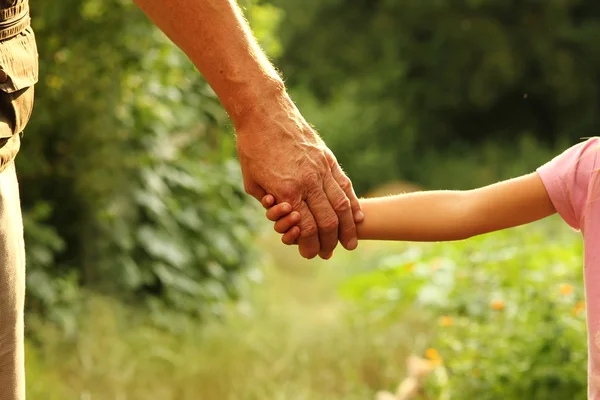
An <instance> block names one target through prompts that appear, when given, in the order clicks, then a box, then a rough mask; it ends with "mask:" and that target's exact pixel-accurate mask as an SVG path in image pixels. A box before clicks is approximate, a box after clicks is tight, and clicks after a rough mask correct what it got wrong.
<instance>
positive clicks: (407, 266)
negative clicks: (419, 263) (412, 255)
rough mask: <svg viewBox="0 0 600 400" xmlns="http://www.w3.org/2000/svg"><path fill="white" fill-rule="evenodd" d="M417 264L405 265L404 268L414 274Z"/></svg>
mask: <svg viewBox="0 0 600 400" xmlns="http://www.w3.org/2000/svg"><path fill="white" fill-rule="evenodd" d="M415 264H416V263H414V262H411V263H408V264H405V265H404V268H405V269H406V270H407V271H408V272H412V271H413V270H414V269H415Z"/></svg>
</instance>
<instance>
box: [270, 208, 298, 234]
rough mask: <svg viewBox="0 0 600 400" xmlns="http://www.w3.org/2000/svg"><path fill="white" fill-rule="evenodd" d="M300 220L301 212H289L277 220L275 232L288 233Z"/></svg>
mask: <svg viewBox="0 0 600 400" xmlns="http://www.w3.org/2000/svg"><path fill="white" fill-rule="evenodd" d="M299 222H300V213H299V212H298V211H292V213H291V214H288V215H286V216H285V217H283V218H280V219H278V220H277V222H275V232H277V233H286V232H287V231H289V230H290V229H291V228H292V227H293V226H294V225H297V224H298V223H299Z"/></svg>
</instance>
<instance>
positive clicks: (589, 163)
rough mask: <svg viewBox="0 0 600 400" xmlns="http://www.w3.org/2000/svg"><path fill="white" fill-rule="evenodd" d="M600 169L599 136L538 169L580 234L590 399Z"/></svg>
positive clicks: (599, 347)
mask: <svg viewBox="0 0 600 400" xmlns="http://www.w3.org/2000/svg"><path fill="white" fill-rule="evenodd" d="M599 170H600V138H592V139H588V140H587V141H585V142H582V143H579V144H577V145H575V146H573V147H571V148H570V149H568V150H566V151H565V152H564V153H562V154H561V155H559V156H557V157H555V158H554V159H553V160H552V161H550V162H548V163H547V164H545V165H543V166H541V167H540V168H538V170H537V171H538V173H539V175H540V177H541V178H542V181H543V182H544V186H545V187H546V190H547V191H548V195H549V196H550V200H551V201H552V204H554V207H555V208H556V211H557V212H558V213H559V214H560V216H561V217H562V218H563V219H564V220H565V222H567V223H568V224H569V225H570V226H571V227H573V228H574V229H576V230H580V231H581V233H582V234H583V243H584V283H585V296H586V313H587V328H588V399H590V400H600V176H598V171H599Z"/></svg>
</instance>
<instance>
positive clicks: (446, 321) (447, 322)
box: [440, 315, 452, 326]
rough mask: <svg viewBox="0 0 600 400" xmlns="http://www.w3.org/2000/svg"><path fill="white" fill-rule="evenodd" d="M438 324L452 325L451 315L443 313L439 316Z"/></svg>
mask: <svg viewBox="0 0 600 400" xmlns="http://www.w3.org/2000/svg"><path fill="white" fill-rule="evenodd" d="M440 325H442V326H451V325H452V317H450V316H448V315H444V316H443V317H441V318H440Z"/></svg>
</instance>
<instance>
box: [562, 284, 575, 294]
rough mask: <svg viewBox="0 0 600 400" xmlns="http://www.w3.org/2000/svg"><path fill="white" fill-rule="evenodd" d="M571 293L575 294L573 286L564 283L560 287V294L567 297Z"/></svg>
mask: <svg viewBox="0 0 600 400" xmlns="http://www.w3.org/2000/svg"><path fill="white" fill-rule="evenodd" d="M571 293H573V285H569V284H568V283H563V284H562V285H560V294H562V295H563V296H567V295H570V294H571Z"/></svg>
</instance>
